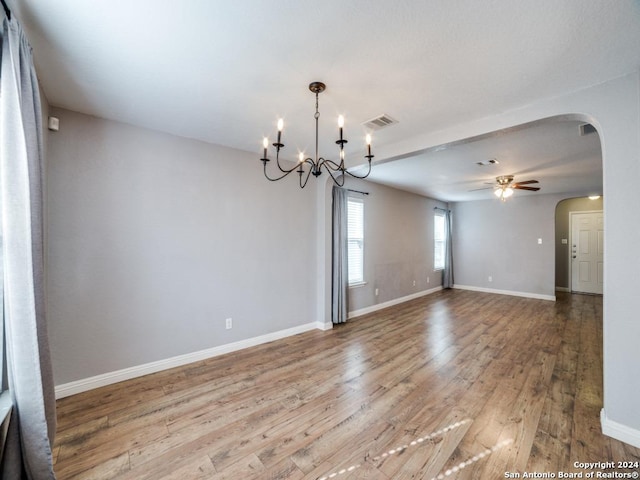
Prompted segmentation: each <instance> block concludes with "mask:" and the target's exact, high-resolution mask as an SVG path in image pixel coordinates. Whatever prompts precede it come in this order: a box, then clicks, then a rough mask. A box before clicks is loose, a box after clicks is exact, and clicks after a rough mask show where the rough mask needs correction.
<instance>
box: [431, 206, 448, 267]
mask: <svg viewBox="0 0 640 480" xmlns="http://www.w3.org/2000/svg"><path fill="white" fill-rule="evenodd" d="M445 240H446V232H445V228H444V215H443V214H440V213H436V214H435V215H434V216H433V269H434V270H442V269H443V268H444V249H445Z"/></svg>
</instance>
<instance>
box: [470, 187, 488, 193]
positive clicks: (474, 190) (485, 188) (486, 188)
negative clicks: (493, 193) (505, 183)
mask: <svg viewBox="0 0 640 480" xmlns="http://www.w3.org/2000/svg"><path fill="white" fill-rule="evenodd" d="M492 189H493V187H483V188H474V189H473V190H467V191H468V192H477V191H478V190H492Z"/></svg>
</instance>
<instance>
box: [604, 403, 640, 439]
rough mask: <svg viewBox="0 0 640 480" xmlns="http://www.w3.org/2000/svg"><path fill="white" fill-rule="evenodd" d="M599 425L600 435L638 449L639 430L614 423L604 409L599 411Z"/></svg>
mask: <svg viewBox="0 0 640 480" xmlns="http://www.w3.org/2000/svg"><path fill="white" fill-rule="evenodd" d="M600 425H601V426H602V433H604V434H605V435H606V436H607V437H611V438H615V439H616V440H620V441H621V442H624V443H627V444H629V445H633V446H634V447H636V448H640V430H636V429H635V428H631V427H627V426H626V425H622V424H621V423H618V422H614V421H613V420H611V419H610V418H608V417H607V414H606V413H605V411H604V408H603V409H602V410H600Z"/></svg>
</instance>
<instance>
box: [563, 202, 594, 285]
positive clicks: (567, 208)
mask: <svg viewBox="0 0 640 480" xmlns="http://www.w3.org/2000/svg"><path fill="white" fill-rule="evenodd" d="M602 209H603V201H602V197H600V198H598V199H597V200H589V198H587V197H581V198H568V199H566V200H563V201H561V202H560V203H558V206H557V207H556V238H555V242H556V287H559V288H569V275H570V269H569V244H568V240H569V236H570V230H571V225H569V213H570V212H585V211H589V210H602ZM563 238H566V239H567V244H566V245H563V244H562V239H563Z"/></svg>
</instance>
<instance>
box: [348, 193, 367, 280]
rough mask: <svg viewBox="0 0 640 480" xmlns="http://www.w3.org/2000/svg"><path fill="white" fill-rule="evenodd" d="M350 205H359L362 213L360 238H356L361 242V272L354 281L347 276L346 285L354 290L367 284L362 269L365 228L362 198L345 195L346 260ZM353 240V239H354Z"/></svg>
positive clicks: (349, 238) (363, 269)
mask: <svg viewBox="0 0 640 480" xmlns="http://www.w3.org/2000/svg"><path fill="white" fill-rule="evenodd" d="M350 203H358V204H360V205H361V207H360V208H361V211H362V219H361V225H362V237H361V238H358V240H359V241H360V242H361V250H362V258H361V262H360V263H361V266H362V268H361V271H360V277H359V278H358V279H356V280H353V281H352V280H351V278H350V277H351V276H350V275H347V283H348V287H349V288H354V287H359V286H362V285H365V284H366V283H367V282H366V281H365V268H364V245H365V233H364V232H365V226H364V221H365V220H364V198H363V197H362V196H360V195H352V194H351V193H350V194H348V195H347V258H349V257H350V255H349V243H350V240H351V239H352V237H350V236H349V227H348V225H349V211H350V208H349V204H350ZM354 238H355V237H354Z"/></svg>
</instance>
